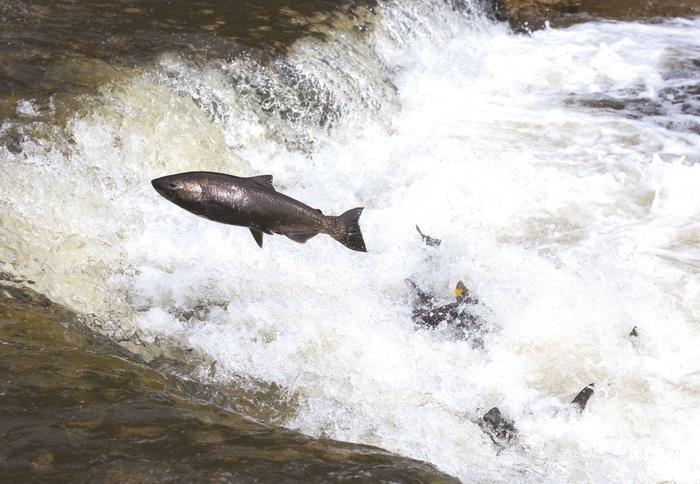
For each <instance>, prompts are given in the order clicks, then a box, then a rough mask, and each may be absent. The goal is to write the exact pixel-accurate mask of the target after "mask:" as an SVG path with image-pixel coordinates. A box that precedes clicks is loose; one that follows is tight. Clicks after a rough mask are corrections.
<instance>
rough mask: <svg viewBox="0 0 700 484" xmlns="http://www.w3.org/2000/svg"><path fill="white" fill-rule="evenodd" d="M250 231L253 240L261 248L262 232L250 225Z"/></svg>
mask: <svg viewBox="0 0 700 484" xmlns="http://www.w3.org/2000/svg"><path fill="white" fill-rule="evenodd" d="M250 233H251V234H253V238H254V239H255V242H257V243H258V246H260V248H261V249H262V245H263V233H262V231H261V230H260V229H256V228H253V227H251V228H250Z"/></svg>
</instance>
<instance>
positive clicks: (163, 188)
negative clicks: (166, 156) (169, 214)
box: [151, 176, 170, 198]
mask: <svg viewBox="0 0 700 484" xmlns="http://www.w3.org/2000/svg"><path fill="white" fill-rule="evenodd" d="M168 178H169V177H167V176H164V177H161V178H154V179H153V180H151V185H153V188H154V189H155V190H156V191H157V192H158V193H159V194H160V195H162V196H163V197H165V198H170V196H169V195H170V190H169V189H168Z"/></svg>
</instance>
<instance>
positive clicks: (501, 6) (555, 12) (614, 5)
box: [492, 0, 700, 32]
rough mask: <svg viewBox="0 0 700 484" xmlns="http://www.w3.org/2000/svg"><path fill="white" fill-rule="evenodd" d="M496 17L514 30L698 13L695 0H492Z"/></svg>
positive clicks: (521, 30) (689, 15)
mask: <svg viewBox="0 0 700 484" xmlns="http://www.w3.org/2000/svg"><path fill="white" fill-rule="evenodd" d="M492 1H493V8H494V11H495V12H496V16H497V18H499V19H500V20H505V21H507V22H508V23H510V25H511V26H512V27H513V29H514V30H516V31H518V32H528V31H533V30H537V29H541V28H542V27H544V25H545V23H546V22H547V21H549V22H550V24H551V26H552V27H565V26H567V25H571V24H575V23H580V22H587V21H591V20H621V21H628V22H631V21H635V22H646V21H653V20H655V19H659V18H668V17H696V16H698V15H700V1H698V0H615V1H611V0H492Z"/></svg>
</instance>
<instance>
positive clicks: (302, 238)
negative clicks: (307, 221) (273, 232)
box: [284, 231, 318, 244]
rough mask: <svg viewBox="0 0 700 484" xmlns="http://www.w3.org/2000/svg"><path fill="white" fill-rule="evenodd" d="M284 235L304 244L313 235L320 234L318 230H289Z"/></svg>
mask: <svg viewBox="0 0 700 484" xmlns="http://www.w3.org/2000/svg"><path fill="white" fill-rule="evenodd" d="M284 235H286V236H287V237H289V238H290V239H292V240H293V241H294V242H299V243H300V244H303V243H305V242H306V241H307V240H309V239H310V238H311V237H314V236H316V235H318V232H313V231H312V232H287V233H285V234H284Z"/></svg>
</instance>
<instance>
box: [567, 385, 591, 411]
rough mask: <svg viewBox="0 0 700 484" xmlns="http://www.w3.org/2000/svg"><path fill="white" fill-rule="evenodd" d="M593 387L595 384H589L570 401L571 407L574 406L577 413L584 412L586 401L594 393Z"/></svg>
mask: <svg viewBox="0 0 700 484" xmlns="http://www.w3.org/2000/svg"><path fill="white" fill-rule="evenodd" d="M593 387H595V383H589V384H588V385H586V386H585V387H584V388H583V390H581V391H580V392H578V394H577V395H576V396H575V397H574V399H573V400H572V401H571V405H573V406H575V407H576V408H577V409H578V411H579V413H581V412H583V411H584V410H585V408H586V405H587V404H588V399H589V398H591V396H592V395H593V393H594V391H595V390H594V389H593Z"/></svg>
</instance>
